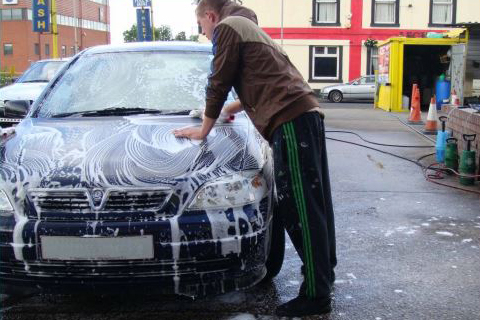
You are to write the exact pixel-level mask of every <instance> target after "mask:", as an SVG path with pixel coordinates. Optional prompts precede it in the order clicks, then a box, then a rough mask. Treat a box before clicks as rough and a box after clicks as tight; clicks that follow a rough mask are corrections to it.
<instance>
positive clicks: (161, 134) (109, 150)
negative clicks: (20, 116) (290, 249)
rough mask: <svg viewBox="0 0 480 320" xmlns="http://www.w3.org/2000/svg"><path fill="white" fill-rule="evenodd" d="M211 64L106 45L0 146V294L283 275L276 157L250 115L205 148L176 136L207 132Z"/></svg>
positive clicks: (182, 287)
mask: <svg viewBox="0 0 480 320" xmlns="http://www.w3.org/2000/svg"><path fill="white" fill-rule="evenodd" d="M211 59H212V55H211V46H208V45H201V44H194V43H185V42H182V43H175V42H169V43H160V42H158V43H142V44H139V43H131V44H124V45H121V46H111V45H110V46H99V47H93V48H90V49H87V50H86V51H84V52H82V53H81V54H79V55H77V56H76V57H75V58H74V59H73V60H72V61H71V62H69V64H68V66H66V68H64V69H63V70H62V71H61V72H60V73H59V75H58V77H57V78H56V80H55V81H52V82H50V83H49V84H48V86H47V88H46V90H45V91H44V92H43V93H42V94H41V96H40V97H39V98H38V99H37V100H36V101H35V103H34V104H33V106H32V108H31V110H30V111H29V113H28V115H27V117H26V118H25V119H24V120H23V121H22V122H21V123H20V124H19V125H18V126H17V127H16V130H15V134H14V135H12V136H10V137H9V138H8V139H7V140H6V141H5V142H3V143H2V144H0V162H1V163H2V165H1V166H0V225H1V228H0V248H1V255H0V282H1V284H2V285H1V286H0V289H2V290H3V291H5V292H7V293H8V292H15V290H17V291H19V290H23V288H40V289H41V290H44V291H49V292H63V291H67V292H72V290H75V291H78V290H87V291H91V290H98V291H101V292H103V291H116V292H118V290H122V292H124V291H125V290H141V291H142V292H150V290H151V291H157V292H161V293H176V294H183V295H188V296H200V295H205V294H214V293H221V292H226V291H230V290H238V289H242V288H247V287H250V286H252V285H254V284H256V283H257V282H259V281H260V280H261V279H262V278H264V277H265V276H267V277H273V276H275V275H276V274H277V273H278V272H279V270H280V268H281V265H282V261H283V252H284V244H285V243H284V241H285V239H284V230H283V228H282V225H281V223H280V221H279V220H277V219H273V215H272V211H273V207H274V187H273V172H272V170H273V165H272V156H271V150H270V148H269V146H268V143H267V142H266V141H265V140H264V139H263V138H262V137H261V136H260V134H259V133H258V132H257V131H256V129H255V128H254V126H253V125H252V123H251V122H250V120H249V119H248V117H247V116H246V115H245V114H244V113H241V114H239V115H237V116H236V118H235V120H234V121H233V122H231V123H223V124H217V125H216V126H215V127H214V129H213V130H212V132H211V133H210V135H209V136H208V137H207V138H206V139H204V140H203V141H192V140H189V139H184V138H176V137H175V136H174V135H173V133H172V131H173V130H174V129H176V128H179V127H184V126H191V125H201V120H200V119H196V118H192V117H191V116H189V113H190V110H191V109H195V108H198V107H201V106H203V105H204V99H205V89H204V87H205V84H206V81H207V77H208V73H209V66H210V62H211ZM229 99H232V98H231V97H230V98H229ZM14 103H16V102H14Z"/></svg>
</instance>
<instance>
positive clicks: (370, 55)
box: [367, 47, 378, 75]
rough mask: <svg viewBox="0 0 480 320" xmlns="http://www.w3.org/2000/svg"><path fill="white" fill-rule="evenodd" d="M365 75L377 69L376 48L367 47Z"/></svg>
mask: <svg viewBox="0 0 480 320" xmlns="http://www.w3.org/2000/svg"><path fill="white" fill-rule="evenodd" d="M367 50H368V51H367V75H370V74H375V70H378V48H377V47H368V48H367Z"/></svg>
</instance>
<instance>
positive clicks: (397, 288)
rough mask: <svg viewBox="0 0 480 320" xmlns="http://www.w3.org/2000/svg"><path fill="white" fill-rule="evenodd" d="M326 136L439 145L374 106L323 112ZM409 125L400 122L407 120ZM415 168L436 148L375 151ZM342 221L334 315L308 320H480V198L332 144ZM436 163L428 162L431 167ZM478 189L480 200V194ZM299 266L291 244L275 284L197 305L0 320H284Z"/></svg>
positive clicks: (65, 311) (87, 303) (55, 301)
mask: <svg viewBox="0 0 480 320" xmlns="http://www.w3.org/2000/svg"><path fill="white" fill-rule="evenodd" d="M324 109H325V114H326V117H327V118H326V119H327V120H326V126H327V131H339V130H350V131H355V132H356V133H358V134H360V135H361V136H362V137H364V138H365V139H368V140H372V141H376V142H381V143H387V144H402V145H431V143H430V141H429V140H427V139H425V138H424V137H422V136H421V135H419V134H417V133H414V132H413V131H411V130H410V129H409V128H408V127H406V126H405V125H403V124H402V123H400V122H399V121H398V119H397V118H395V117H393V116H392V115H391V114H389V113H386V112H383V111H380V110H373V109H372V108H371V105H370V104H356V103H344V104H338V105H333V104H325V105H324ZM402 117H404V118H405V116H404V115H400V118H402ZM327 137H331V138H335V139H340V140H348V141H351V142H355V143H360V144H364V145H368V146H371V147H375V148H379V149H382V150H385V151H388V152H392V153H395V154H398V155H401V156H404V157H406V158H409V159H413V160H415V159H418V158H420V157H421V156H423V155H425V154H428V153H431V152H434V149H433V148H432V149H428V148H421V149H420V148H418V149H413V148H394V147H379V146H373V145H369V144H367V143H365V142H363V141H361V140H360V139H359V138H357V137H355V136H353V135H350V134H346V133H333V132H329V133H327ZM328 151H329V161H330V172H331V180H332V188H333V198H334V205H335V213H336V231H337V250H338V266H337V269H336V275H337V280H336V282H335V288H334V303H333V312H332V313H331V314H330V315H326V316H323V317H308V318H305V319H332V320H337V319H339V320H340V319H352V320H353V319H355V320H357V319H372V320H384V319H415V320H416V319H478V318H479V315H480V304H479V301H480V280H479V277H478V275H479V274H480V196H479V195H478V194H474V193H466V192H463V191H459V190H455V189H450V188H446V187H443V186H439V185H436V184H432V183H430V182H428V181H426V180H425V178H424V176H423V173H422V170H421V169H420V168H419V167H418V166H416V165H414V164H412V163H410V162H407V161H405V160H402V159H398V158H395V157H392V156H390V155H386V154H382V153H379V152H377V151H374V150H370V149H365V148H362V147H359V146H355V145H351V144H345V143H343V142H338V141H332V140H329V141H328ZM432 161H433V158H431V157H427V158H426V159H425V163H426V164H429V163H430V162H432ZM476 190H478V191H479V192H480V186H478V185H477V187H476ZM301 281H302V277H301V274H300V261H299V259H298V257H297V255H296V253H295V250H294V248H293V247H292V245H291V243H290V242H288V243H287V250H286V256H285V262H284V266H283V268H282V271H281V272H280V274H279V275H278V276H277V278H275V279H274V281H272V282H269V283H263V284H260V285H257V286H255V287H253V288H251V289H249V290H246V291H243V292H234V293H229V294H225V295H221V296H216V297H211V298H208V299H200V300H196V301H192V300H189V299H187V298H182V297H175V296H157V295H149V294H148V293H147V292H145V293H141V294H138V295H135V296H124V295H117V296H113V295H110V296H98V295H93V294H92V295H83V296H78V295H72V296H65V295H64V296H59V295H55V296H53V295H36V296H32V297H23V298H19V299H11V298H9V297H5V296H3V297H2V298H1V299H2V311H1V314H0V315H1V318H2V319H62V320H63V319H65V320H73V319H98V320H100V319H101V320H106V319H236V320H249V319H276V318H275V317H274V316H273V314H274V310H275V308H276V306H277V305H279V304H281V303H283V302H286V301H288V300H290V299H292V298H294V297H295V296H296V294H297V292H298V288H299V286H300V283H301Z"/></svg>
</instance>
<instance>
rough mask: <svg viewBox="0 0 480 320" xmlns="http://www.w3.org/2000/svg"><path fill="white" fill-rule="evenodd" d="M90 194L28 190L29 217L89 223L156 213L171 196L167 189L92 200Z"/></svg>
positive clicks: (111, 194) (124, 192)
mask: <svg viewBox="0 0 480 320" xmlns="http://www.w3.org/2000/svg"><path fill="white" fill-rule="evenodd" d="M93 192H94V191H90V190H87V189H78V190H71V189H34V190H31V191H30V192H29V200H30V202H31V203H32V204H33V207H34V211H35V213H32V214H31V215H35V216H36V217H37V218H39V219H47V218H49V219H61V220H65V219H69V218H72V219H74V220H90V219H92V218H100V217H101V216H103V219H105V216H111V215H112V214H113V215H115V214H122V213H135V214H139V213H159V212H161V211H162V209H163V208H164V207H165V205H166V204H167V203H168V200H169V199H170V197H171V195H172V190H171V189H170V188H157V189H126V190H106V191H105V195H103V196H102V197H100V198H96V197H94V196H93V195H92V194H93ZM101 192H103V191H101ZM106 220H109V219H106ZM113 220H115V219H113Z"/></svg>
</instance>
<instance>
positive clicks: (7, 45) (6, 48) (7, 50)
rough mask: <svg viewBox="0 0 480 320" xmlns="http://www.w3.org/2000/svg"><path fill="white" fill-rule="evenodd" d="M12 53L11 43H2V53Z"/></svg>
mask: <svg viewBox="0 0 480 320" xmlns="http://www.w3.org/2000/svg"><path fill="white" fill-rule="evenodd" d="M11 54H13V44H11V43H5V44H4V45H3V55H5V56H6V55H11Z"/></svg>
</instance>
